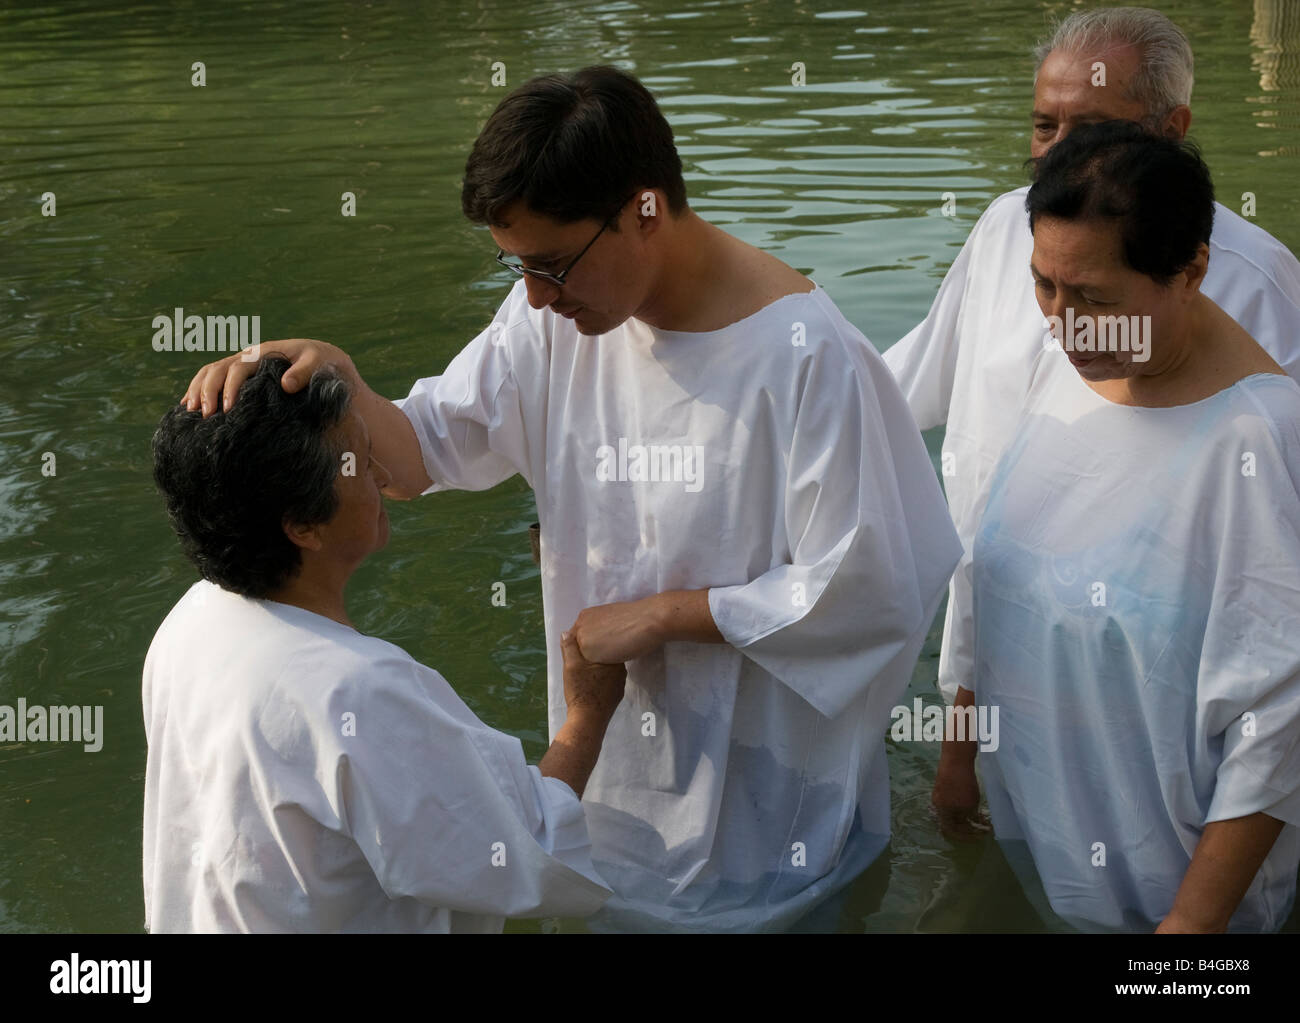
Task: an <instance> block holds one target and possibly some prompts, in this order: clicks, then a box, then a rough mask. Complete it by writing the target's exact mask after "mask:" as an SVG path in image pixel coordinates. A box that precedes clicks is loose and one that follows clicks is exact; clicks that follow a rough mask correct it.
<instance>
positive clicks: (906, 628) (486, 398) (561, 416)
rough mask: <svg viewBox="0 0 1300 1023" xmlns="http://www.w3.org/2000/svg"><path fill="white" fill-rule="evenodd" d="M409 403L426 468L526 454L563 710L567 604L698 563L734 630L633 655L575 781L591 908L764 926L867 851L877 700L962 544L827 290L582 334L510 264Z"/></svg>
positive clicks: (606, 921) (869, 856) (517, 468)
mask: <svg viewBox="0 0 1300 1023" xmlns="http://www.w3.org/2000/svg"><path fill="white" fill-rule="evenodd" d="M398 404H399V405H401V406H402V407H403V409H404V411H405V413H406V414H407V416H408V417H409V418H410V420H411V422H412V424H413V426H414V427H415V430H416V433H417V435H418V437H419V440H420V444H421V447H422V450H423V453H424V459H425V463H426V467H427V469H428V472H429V475H430V478H431V479H433V480H434V481H435V485H434V487H433V488H432V489H433V490H438V489H445V488H457V489H468V490H479V489H484V488H487V487H490V486H493V485H495V484H497V483H499V482H501V481H502V480H504V479H506V478H508V477H509V476H511V475H513V474H514V473H516V472H518V473H521V474H522V475H523V477H524V478H525V479H526V480H527V482H528V483H529V485H530V486H532V488H533V490H534V491H535V493H536V497H537V504H538V508H539V510H540V517H541V527H542V536H541V551H542V558H541V560H542V570H541V571H542V591H543V596H544V608H545V622H546V638H547V673H548V680H549V710H550V713H549V724H550V730H551V734H552V735H554V734H555V732H556V730H557V729H558V728H559V727H560V725H561V724H562V722H563V720H564V714H565V705H564V699H563V689H562V679H563V675H562V659H561V654H560V645H559V635H560V633H561V631H562V630H565V629H567V628H569V627H570V626H571V625H572V624H573V622H574V620H575V619H576V618H577V616H578V613H579V612H580V611H582V610H583V609H584V608H586V607H589V606H592V605H597V604H605V603H611V602H615V601H629V600H636V599H639V598H642V597H647V596H650V595H653V594H656V593H660V592H663V591H666V590H675V589H704V588H709V608H710V611H711V612H712V615H713V618H714V621H715V622H716V624H717V626H718V629H719V631H720V632H721V633H722V635H723V636H724V637H725V639H726V641H727V642H726V643H725V644H704V643H680V642H673V643H668V644H666V645H665V646H664V647H663V648H661V649H660V650H658V651H656V652H654V653H653V654H651V655H648V656H646V657H643V658H639V659H637V660H634V661H631V662H629V664H628V684H627V690H626V696H625V698H624V700H623V703H622V705H621V706H620V707H619V710H618V712H617V713H616V714H615V716H614V719H613V721H612V722H611V724H610V727H609V731H608V733H607V735H606V738H605V745H604V749H603V752H602V753H601V757H600V760H599V762H598V763H597V765H596V769H595V772H594V773H593V774H592V777H591V781H590V783H589V784H588V787H587V790H586V794H585V796H584V799H583V805H584V807H585V809H586V813H587V821H588V827H589V828H590V832H591V837H592V846H593V850H594V851H593V859H594V861H595V863H596V866H597V868H598V869H599V870H600V872H601V876H602V877H604V878H605V879H606V881H608V882H609V884H610V887H612V888H613V889H614V892H615V894H614V896H613V897H612V898H611V899H610V901H609V903H608V904H607V905H606V907H605V909H604V910H602V913H601V914H600V916H599V917H598V920H599V921H601V923H602V925H608V926H613V927H629V928H652V927H659V926H666V927H687V928H699V929H708V930H727V929H757V928H780V927H784V926H786V925H787V924H789V923H790V922H791V921H793V920H795V919H796V918H797V917H799V916H800V915H801V914H802V913H803V912H804V911H806V910H807V909H809V908H810V907H811V906H812V905H813V904H814V903H816V902H817V901H818V900H820V899H821V898H822V897H824V896H826V895H828V894H829V893H831V892H833V891H834V890H836V889H837V888H838V887H840V886H842V885H843V884H845V883H847V882H848V881H849V880H851V879H852V878H853V877H854V876H856V874H857V873H859V872H860V871H861V870H862V869H864V868H865V867H866V866H867V865H869V863H870V862H871V861H872V860H873V859H874V858H875V857H876V856H877V855H878V854H879V853H880V851H881V850H882V849H883V848H884V846H885V844H886V842H887V840H888V835H889V780H888V768H887V765H886V761H885V745H884V741H883V736H884V733H885V731H886V728H887V726H888V724H889V714H890V710H891V708H892V707H893V706H894V705H895V704H896V703H897V702H898V700H899V698H900V697H901V695H902V693H903V691H904V689H905V687H906V684H907V681H908V678H909V676H910V674H911V671H912V668H913V666H914V663H915V661H916V658H917V655H918V653H919V650H920V645H921V642H922V640H923V639H924V636H925V633H926V631H927V629H928V627H929V624H930V622H931V621H932V619H933V616H934V614H935V611H936V609H937V607H938V602H939V600H940V599H941V597H942V592H943V587H944V586H945V584H946V583H947V580H948V577H949V575H950V574H951V571H952V567H953V565H954V564H955V563H956V560H957V557H958V555H959V553H960V546H959V544H958V542H957V539H956V536H955V534H954V532H953V529H952V525H951V522H950V520H949V518H948V515H947V511H946V509H945V507H944V503H943V497H942V494H941V492H940V489H939V486H938V482H937V480H936V477H935V473H934V470H933V468H932V466H931V464H930V462H929V459H928V457H927V455H926V452H925V449H924V445H923V443H922V441H921V437H920V434H919V433H918V431H917V429H916V426H915V424H914V423H913V422H912V418H911V416H910V415H909V413H908V411H907V406H906V404H905V403H904V401H903V398H902V396H901V394H899V392H898V389H897V386H896V385H895V384H894V381H893V379H892V377H891V376H890V375H889V372H888V370H887V369H886V368H885V366H884V363H883V362H882V361H881V359H880V357H879V356H878V355H877V354H876V352H875V351H874V349H872V348H871V347H870V345H869V344H868V342H867V341H866V339H865V338H864V337H862V335H861V333H860V332H858V331H857V330H856V329H855V328H854V327H853V326H852V325H850V324H849V323H848V322H847V321H846V320H845V319H844V318H843V316H842V315H841V314H840V312H839V310H838V309H836V308H835V306H834V304H833V303H832V302H831V300H830V299H829V298H828V297H827V295H826V293H825V292H824V291H823V290H822V289H820V288H817V289H815V290H814V291H812V292H809V293H806V294H793V295H787V296H785V297H783V298H780V299H778V300H777V301H775V302H773V303H772V304H770V305H768V306H767V307H766V308H764V309H762V310H760V311H758V312H756V313H754V314H753V315H751V316H749V317H746V318H745V319H743V320H741V321H739V322H737V323H735V324H732V325H730V326H728V327H726V328H723V329H721V330H716V331H709V332H701V333H680V332H674V331H666V330H659V329H656V328H652V327H650V326H648V325H647V324H645V323H642V322H640V321H638V320H636V319H630V320H628V321H626V322H624V323H623V324H622V325H620V326H619V327H617V328H615V329H614V330H612V331H610V332H609V333H607V334H604V335H601V336H599V337H584V336H581V335H579V334H578V332H577V330H576V329H575V327H574V326H573V324H572V323H571V322H569V321H568V320H565V319H563V318H561V317H558V316H556V315H555V314H554V313H553V312H552V311H551V310H550V309H543V310H535V309H532V308H531V307H530V306H529V304H528V301H527V297H526V291H525V286H524V284H523V283H522V282H521V283H519V284H517V285H516V286H515V288H514V290H513V291H512V292H511V293H510V295H509V296H508V298H507V299H506V301H505V303H504V304H503V305H502V306H501V309H500V310H499V312H498V314H497V317H496V320H495V322H494V323H493V324H492V325H491V326H490V327H489V328H488V329H487V330H485V331H484V332H483V333H482V334H481V335H480V336H479V337H478V338H476V339H475V340H474V341H473V342H472V343H471V344H470V345H469V346H468V347H466V349H465V350H464V351H462V352H461V353H460V354H459V355H458V356H457V357H456V358H455V359H454V360H453V361H452V362H451V364H450V365H449V366H448V367H447V369H446V371H445V373H444V374H443V375H442V376H440V377H435V378H429V379H425V380H421V381H418V382H417V383H416V384H415V386H414V387H413V389H412V391H411V393H410V396H409V397H408V398H407V399H405V400H404V401H402V402H399V403H398ZM674 449H675V450H676V454H674Z"/></svg>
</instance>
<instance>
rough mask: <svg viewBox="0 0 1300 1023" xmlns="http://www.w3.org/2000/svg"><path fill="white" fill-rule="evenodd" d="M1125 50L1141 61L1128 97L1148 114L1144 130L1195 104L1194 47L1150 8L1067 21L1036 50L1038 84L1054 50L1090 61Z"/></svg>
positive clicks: (1110, 10) (1105, 10)
mask: <svg viewBox="0 0 1300 1023" xmlns="http://www.w3.org/2000/svg"><path fill="white" fill-rule="evenodd" d="M1125 44H1127V45H1131V46H1136V47H1137V48H1138V53H1139V55H1140V56H1139V60H1138V70H1137V74H1135V75H1134V76H1133V81H1132V82H1131V83H1130V84H1129V94H1130V97H1131V98H1132V99H1133V100H1135V101H1136V102H1138V103H1141V104H1142V108H1143V109H1144V110H1145V111H1146V119H1145V120H1144V121H1143V125H1144V126H1145V127H1146V128H1148V129H1149V130H1152V131H1157V130H1159V126H1160V122H1162V121H1163V120H1164V119H1165V117H1166V116H1167V115H1168V114H1169V112H1170V111H1171V110H1173V109H1174V108H1175V107H1178V106H1186V105H1188V104H1190V103H1191V101H1192V72H1193V63H1192V45H1191V43H1189V42H1188V41H1187V36H1185V35H1184V34H1183V30H1182V29H1180V28H1179V27H1178V26H1177V25H1175V24H1174V23H1173V22H1172V21H1170V20H1169V19H1168V18H1166V17H1165V16H1164V15H1163V14H1161V13H1160V12H1159V11H1153V10H1151V8H1149V7H1102V8H1098V9H1097V10H1092V11H1077V12H1075V13H1074V14H1071V15H1070V16H1069V17H1067V18H1065V20H1064V21H1062V22H1061V23H1060V24H1059V25H1057V26H1056V31H1055V32H1053V33H1052V37H1051V38H1050V39H1048V40H1047V41H1045V42H1043V43H1040V44H1039V45H1038V47H1037V49H1035V50H1034V57H1035V58H1036V60H1037V64H1036V65H1035V67H1034V84H1035V85H1037V84H1038V72H1039V71H1040V70H1041V69H1042V67H1043V61H1045V60H1046V59H1047V55H1048V54H1049V53H1051V52H1052V51H1054V50H1061V51H1063V52H1065V53H1075V54H1082V55H1084V56H1091V55H1092V54H1094V53H1097V52H1099V51H1101V50H1104V49H1106V48H1108V47H1109V46H1115V45H1125Z"/></svg>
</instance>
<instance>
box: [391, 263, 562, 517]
mask: <svg viewBox="0 0 1300 1023" xmlns="http://www.w3.org/2000/svg"><path fill="white" fill-rule="evenodd" d="M522 294H523V292H521V291H520V288H519V287H518V286H516V289H515V290H514V291H512V292H511V293H510V296H509V297H507V299H506V301H505V302H504V303H503V304H502V306H501V308H500V310H498V312H497V315H496V317H495V319H494V320H493V321H492V323H491V324H490V325H489V326H488V328H487V329H486V330H484V331H483V333H481V334H479V336H478V337H476V338H475V339H474V340H473V341H471V342H470V343H469V344H468V345H466V346H465V348H464V350H462V351H461V352H460V354H459V355H457V356H456V357H455V358H454V359H452V361H451V363H450V364H449V365H448V366H447V368H446V370H445V371H444V372H443V373H442V375H441V376H436V377H425V378H423V379H421V380H417V381H416V382H415V385H414V386H413V387H412V388H411V393H410V394H409V395H407V396H406V397H405V398H399V399H396V400H394V402H393V404H395V405H396V406H397V407H398V408H400V409H401V410H402V412H403V413H405V415H406V417H407V418H408V419H409V420H410V421H411V426H412V427H414V429H415V435H416V437H417V438H418V439H419V442H420V450H421V452H422V453H423V456H424V467H425V470H426V471H427V472H428V474H429V478H430V479H431V480H433V486H431V487H430V488H429V489H428V490H427V491H425V492H426V493H434V492H436V491H440V490H487V489H489V488H491V487H494V486H496V485H497V484H498V483H501V482H502V481H504V480H507V479H509V478H510V477H511V476H513V475H514V474H515V473H521V474H522V475H523V477H524V479H525V480H527V481H528V485H529V486H530V487H532V486H534V485H535V481H534V480H533V471H532V461H531V456H532V443H530V437H529V432H530V431H529V430H528V429H527V427H526V424H525V415H526V413H525V411H524V407H523V395H522V394H521V393H520V388H519V386H518V381H519V380H520V379H527V380H542V381H544V380H546V377H547V367H546V346H545V343H544V340H543V339H542V338H541V337H540V336H539V334H538V332H537V328H536V326H535V324H533V323H532V321H531V320H529V318H528V317H527V315H526V314H525V312H524V310H522V309H521V308H520V307H519V298H520V296H521V295H522ZM524 302H525V305H526V299H525V300H524ZM535 443H541V440H540V437H539V438H537V439H536V440H535Z"/></svg>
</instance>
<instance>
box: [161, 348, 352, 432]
mask: <svg viewBox="0 0 1300 1023" xmlns="http://www.w3.org/2000/svg"><path fill="white" fill-rule="evenodd" d="M273 352H274V353H276V354H279V355H283V356H284V357H285V358H287V359H288V360H289V361H290V362H291V363H293V365H292V366H290V367H289V368H288V369H287V370H285V372H284V376H283V378H282V379H281V381H280V386H282V387H283V388H284V389H285V391H286V392H288V393H289V394H293V393H295V392H297V391H300V390H302V389H303V388H304V387H306V386H307V382H308V381H309V380H311V377H312V374H313V373H315V372H316V370H318V369H320V368H321V367H322V366H325V365H330V366H333V367H334V368H335V370H336V371H337V372H338V373H339V375H340V376H342V377H343V378H344V379H345V380H347V381H348V383H350V384H352V385H354V386H355V385H356V384H357V383H359V381H360V378H359V376H358V375H357V371H356V367H355V366H354V365H353V364H352V360H351V358H349V357H348V354H347V352H345V351H343V349H341V348H339V347H337V346H335V345H332V344H329V343H328V342H325V341H313V340H311V339H310V338H288V339H286V340H283V341H267V342H265V343H264V344H259V345H254V346H253V347H251V348H247V349H245V350H244V351H242V352H238V353H236V354H235V355H228V356H226V358H224V359H219V360H218V361H216V362H210V363H208V364H207V365H206V366H204V367H203V368H202V369H201V370H199V371H198V372H197V373H196V374H195V375H194V379H193V380H191V381H190V386H189V388H188V389H187V390H186V392H185V397H184V398H183V399H182V403H183V404H184V405H185V407H186V408H187V409H189V410H190V411H191V412H194V411H202V413H203V416H204V418H205V419H206V418H207V417H208V416H210V415H212V413H214V412H219V411H228V410H229V409H230V408H231V407H232V406H233V405H234V404H235V396H236V395H237V394H238V393H239V388H240V387H242V386H243V383H244V381H245V380H247V379H248V378H249V377H250V376H252V375H253V373H254V372H256V370H257V363H258V360H259V359H260V358H261V357H262V356H264V355H270V354H271V353H273Z"/></svg>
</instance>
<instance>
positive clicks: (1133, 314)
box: [1030, 216, 1181, 381]
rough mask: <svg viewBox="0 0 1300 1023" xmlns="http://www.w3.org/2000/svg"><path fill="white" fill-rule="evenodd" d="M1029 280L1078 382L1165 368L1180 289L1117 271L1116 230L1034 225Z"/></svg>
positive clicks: (1104, 225)
mask: <svg viewBox="0 0 1300 1023" xmlns="http://www.w3.org/2000/svg"><path fill="white" fill-rule="evenodd" d="M1030 272H1031V273H1032V274H1033V275H1034V294H1035V297H1036V298H1037V299H1038V307H1039V308H1040V309H1041V310H1042V311H1043V316H1044V318H1045V319H1046V320H1047V324H1048V328H1049V329H1050V331H1051V333H1052V335H1053V336H1054V337H1055V338H1056V339H1057V340H1058V341H1059V342H1061V347H1062V349H1063V350H1064V354H1065V355H1066V357H1068V358H1069V360H1070V363H1071V365H1073V366H1074V368H1075V369H1076V370H1077V371H1078V373H1079V375H1080V376H1081V377H1083V378H1084V379H1085V380H1090V381H1098V380H1114V379H1118V378H1120V377H1127V376H1138V375H1141V374H1143V373H1149V372H1152V371H1154V370H1155V369H1157V368H1159V367H1161V366H1163V365H1165V364H1166V362H1167V358H1168V356H1169V355H1170V354H1171V343H1170V342H1171V341H1172V343H1173V344H1176V343H1177V341H1178V339H1177V338H1176V337H1174V338H1171V334H1170V328H1171V324H1176V323H1179V322H1181V320H1180V319H1179V317H1180V316H1181V310H1180V309H1179V308H1178V296H1179V293H1180V292H1179V289H1178V288H1177V287H1176V286H1170V287H1165V286H1163V285H1161V284H1158V283H1157V282H1156V281H1154V280H1152V279H1151V278H1150V277H1148V276H1147V275H1146V274H1144V273H1139V272H1138V271H1136V270H1133V269H1131V268H1130V267H1128V266H1127V265H1126V264H1125V263H1124V258H1123V252H1122V241H1121V239H1120V234H1119V225H1118V223H1117V222H1115V221H1113V220H1065V219H1062V218H1059V217H1046V216H1043V217H1038V218H1036V220H1035V223H1034V254H1033V258H1032V260H1031V263H1030Z"/></svg>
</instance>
